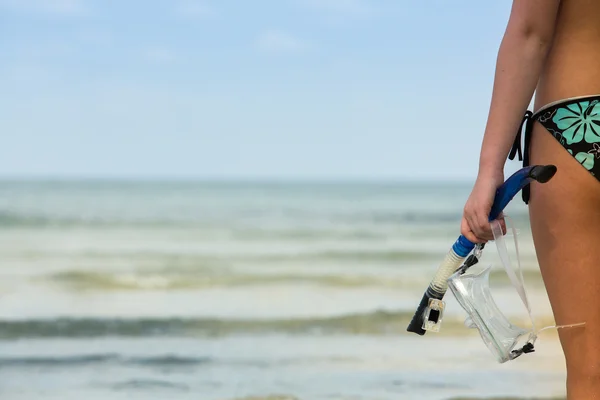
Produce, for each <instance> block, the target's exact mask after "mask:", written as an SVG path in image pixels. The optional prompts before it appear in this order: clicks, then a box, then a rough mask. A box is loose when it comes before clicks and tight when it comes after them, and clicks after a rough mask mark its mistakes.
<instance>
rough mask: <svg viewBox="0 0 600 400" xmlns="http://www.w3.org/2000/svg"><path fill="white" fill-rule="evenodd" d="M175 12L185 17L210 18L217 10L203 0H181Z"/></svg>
mask: <svg viewBox="0 0 600 400" xmlns="http://www.w3.org/2000/svg"><path fill="white" fill-rule="evenodd" d="M175 14H176V15H178V16H180V17H183V18H194V19H197V18H208V17H212V16H214V15H215V10H214V9H213V8H212V7H211V6H209V5H208V4H207V3H206V2H204V1H202V0H181V1H179V2H178V3H177V5H176V6H175Z"/></svg>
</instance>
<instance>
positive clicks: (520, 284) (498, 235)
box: [491, 216, 535, 333]
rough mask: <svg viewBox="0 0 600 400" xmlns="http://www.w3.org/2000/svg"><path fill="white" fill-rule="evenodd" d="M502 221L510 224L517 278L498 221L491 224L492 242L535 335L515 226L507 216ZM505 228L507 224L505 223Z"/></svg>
mask: <svg viewBox="0 0 600 400" xmlns="http://www.w3.org/2000/svg"><path fill="white" fill-rule="evenodd" d="M504 220H505V221H508V222H510V229H511V231H512V234H513V239H514V242H515V250H516V253H517V272H518V273H519V276H518V277H517V274H516V273H515V271H514V270H513V268H512V267H511V266H512V263H511V262H510V256H509V255H508V249H507V248H506V242H505V241H504V233H503V232H502V226H501V225H500V222H499V221H493V222H492V224H491V225H492V233H493V234H494V241H495V242H496V248H497V249H498V255H499V256H500V261H501V262H502V265H503V266H504V269H505V270H506V274H507V275H508V278H509V279H510V281H511V283H512V284H513V286H514V287H515V289H516V290H517V293H518V294H519V297H520V298H521V301H522V302H523V305H524V306H525V308H526V309H527V313H528V314H529V319H530V321H531V329H532V332H533V333H535V322H534V318H533V313H532V311H531V305H530V304H529V299H528V298H527V292H526V291H525V279H524V278H523V269H522V268H521V257H520V254H519V243H518V241H517V230H516V229H515V225H514V223H513V221H512V219H510V218H509V217H508V216H504ZM506 226H507V228H508V227H509V224H508V223H507V225H506Z"/></svg>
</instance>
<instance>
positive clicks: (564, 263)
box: [529, 123, 600, 377]
mask: <svg viewBox="0 0 600 400" xmlns="http://www.w3.org/2000/svg"><path fill="white" fill-rule="evenodd" d="M530 152H531V153H530V156H531V164H554V165H556V166H557V167H558V171H557V173H556V175H555V176H554V178H553V179H552V180H551V181H550V182H548V183H546V184H537V183H533V184H532V186H531V198H530V203H529V213H530V219H531V229H532V233H533V240H534V244H535V248H536V253H537V257H538V261H539V265H540V269H541V272H542V276H543V280H544V284H545V286H546V290H547V292H548V296H549V299H550V303H551V305H552V310H553V313H554V317H555V320H556V323H557V324H558V325H564V324H574V323H580V322H585V323H586V325H585V327H583V328H581V327H577V328H565V329H560V330H559V337H560V339H561V344H562V346H563V349H564V353H565V357H566V362H567V372H568V375H569V376H574V375H581V376H585V375H587V376H597V377H600V304H599V303H596V301H597V300H598V298H599V297H600V181H599V180H598V179H596V178H595V177H594V176H592V175H591V173H590V172H588V171H587V170H586V169H585V168H584V167H583V166H581V165H580V164H579V163H578V161H577V160H575V158H574V157H573V156H571V154H569V153H568V152H567V151H566V150H565V149H564V148H563V147H562V146H561V145H560V144H559V143H558V141H557V140H556V139H555V138H554V137H553V136H552V135H551V134H550V133H549V132H548V131H546V130H545V128H544V127H542V126H541V125H540V124H539V123H536V124H535V128H534V130H533V136H532V139H531V146H530ZM596 162H600V160H596ZM599 178H600V177H599Z"/></svg>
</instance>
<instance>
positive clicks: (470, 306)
mask: <svg viewBox="0 0 600 400" xmlns="http://www.w3.org/2000/svg"><path fill="white" fill-rule="evenodd" d="M505 221H510V219H509V218H505ZM491 225H492V232H493V234H494V242H495V244H496V249H497V251H498V255H499V256H500V261H501V264H502V266H503V267H504V269H505V271H506V274H507V275H508V277H509V279H510V281H511V283H512V285H513V286H514V288H515V290H516V291H517V293H518V295H519V297H520V299H521V301H522V302H523V305H524V306H525V308H526V310H527V313H528V316H529V320H530V323H531V326H530V327H529V328H524V327H521V326H517V325H515V324H513V323H511V322H510V321H509V320H508V318H506V316H505V315H504V314H503V313H502V311H500V309H499V308H498V305H497V304H496V302H495V301H494V298H493V297H492V295H491V291H490V282H489V277H490V271H491V268H492V267H491V266H489V267H487V268H485V269H484V270H483V271H482V272H480V273H474V274H471V273H466V272H467V270H468V268H469V267H470V266H471V265H473V264H474V263H471V265H468V264H465V265H463V267H461V268H459V269H458V270H457V271H456V272H455V273H454V274H453V275H452V276H451V277H450V278H449V279H448V287H449V288H450V289H451V291H452V293H453V295H454V297H455V298H456V300H457V301H458V303H459V304H460V305H461V306H462V308H463V309H464V310H465V311H466V312H467V314H468V317H467V319H466V321H465V325H466V326H467V327H468V328H475V329H478V330H479V334H480V336H481V338H482V339H483V342H484V343H485V345H486V346H487V347H488V349H489V350H490V351H491V352H492V354H493V355H494V356H495V358H496V360H497V361H498V362H500V363H504V362H506V361H509V360H513V359H515V358H517V357H519V356H520V355H522V354H524V353H530V352H533V351H534V343H535V341H536V339H537V335H538V333H539V332H540V331H541V330H540V331H536V327H535V322H534V318H533V314H532V311H531V305H530V303H529V300H528V298H527V292H526V291H525V284H524V279H523V271H522V269H521V263H520V259H519V248H518V242H517V232H516V230H515V228H514V225H512V222H511V230H512V233H513V237H514V242H515V249H516V259H517V272H515V270H514V269H513V267H512V264H511V260H510V256H509V252H508V249H507V246H506V242H505V239H504V233H503V231H502V227H501V225H500V223H499V222H498V221H493V222H492V223H491ZM482 248H483V246H482V245H478V247H476V248H475V252H479V253H480V252H481V249H482ZM477 258H479V257H478V256H477ZM579 325H583V324H573V325H568V326H569V327H571V326H579ZM562 327H567V326H559V327H557V328H562ZM548 328H551V327H548ZM544 329H547V328H544Z"/></svg>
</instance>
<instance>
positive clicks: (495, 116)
mask: <svg viewBox="0 0 600 400" xmlns="http://www.w3.org/2000/svg"><path fill="white" fill-rule="evenodd" d="M559 3H560V1H559V0H514V1H513V5H512V10H511V14H510V19H509V22H508V26H507V28H506V32H505V34H504V38H503V39H502V43H501V45H500V50H499V52H498V59H497V62H496V74H495V78H494V87H493V92H492V101H491V105H490V111H489V115H488V120H487V124H486V128H485V133H484V135H483V142H482V146H481V154H480V159H479V173H478V177H477V180H476V182H475V186H474V187H473V191H472V193H471V196H470V197H469V199H468V200H467V203H466V204H465V210H464V214H463V221H462V223H461V233H462V234H463V235H465V236H466V237H467V238H468V239H469V240H471V241H473V242H485V241H487V240H491V239H493V235H492V232H491V229H490V224H489V221H488V215H489V211H490V208H491V206H492V203H493V200H494V194H495V192H496V189H497V187H498V186H499V185H501V184H502V182H503V180H504V163H505V161H506V158H507V156H508V153H509V151H510V149H511V147H512V144H513V142H514V140H515V137H516V134H517V131H518V129H519V125H520V122H521V120H522V118H523V115H524V113H525V111H526V110H527V106H528V105H529V102H530V101H531V98H532V96H533V92H534V91H535V88H536V86H537V83H538V80H539V76H540V74H541V71H542V68H543V65H544V61H545V59H546V55H547V54H548V51H549V49H550V47H551V45H552V38H553V36H554V27H555V23H556V16H557V13H558V6H559Z"/></svg>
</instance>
